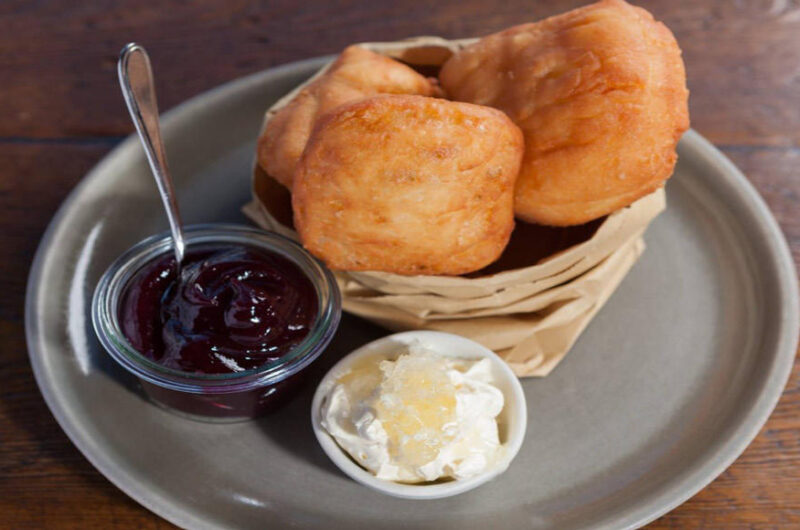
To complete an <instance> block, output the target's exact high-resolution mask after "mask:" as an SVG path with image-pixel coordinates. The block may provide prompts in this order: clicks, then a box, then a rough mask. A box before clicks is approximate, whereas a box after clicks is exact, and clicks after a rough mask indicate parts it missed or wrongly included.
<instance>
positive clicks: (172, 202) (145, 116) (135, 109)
mask: <svg viewBox="0 0 800 530" xmlns="http://www.w3.org/2000/svg"><path fill="white" fill-rule="evenodd" d="M117 73H118V74H119V84H120V87H121V88H122V95H123V96H124V97H125V103H126V104H127V105H128V112H130V114H131V119H132V120H133V124H134V125H135V126H136V131H137V132H138V133H139V139H140V140H141V141H142V147H144V152H145V154H147V161H148V162H150V169H151V170H152V172H153V177H154V178H155V179H156V184H157V185H158V192H159V194H160V195H161V201H162V202H163V203H164V209H165V210H166V211H167V219H169V228H170V231H171V232H172V247H173V250H174V251H175V259H176V260H177V267H178V270H179V271H180V268H181V262H182V261H183V254H184V250H185V248H186V245H185V243H184V237H183V228H182V225H181V214H180V211H179V210H178V202H177V200H176V199H175V188H174V187H173V186H172V178H170V175H169V168H168V167H167V154H166V152H165V151H164V144H163V142H162V141H161V129H160V128H159V126H158V105H157V103H156V90H155V87H154V86H153V70H152V69H151V68H150V58H149V57H148V56H147V52H146V51H145V49H144V48H143V47H142V46H140V45H138V44H136V43H135V42H131V43H130V44H127V45H126V46H125V47H124V48H123V49H122V52H120V55H119V62H118V63H117Z"/></svg>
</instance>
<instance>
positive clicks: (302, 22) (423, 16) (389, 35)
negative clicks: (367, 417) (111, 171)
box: [0, 0, 800, 529]
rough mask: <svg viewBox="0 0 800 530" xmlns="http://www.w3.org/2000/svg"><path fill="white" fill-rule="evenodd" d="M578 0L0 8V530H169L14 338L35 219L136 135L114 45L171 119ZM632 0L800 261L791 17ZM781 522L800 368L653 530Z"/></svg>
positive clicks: (773, 5) (791, 12) (790, 8)
mask: <svg viewBox="0 0 800 530" xmlns="http://www.w3.org/2000/svg"><path fill="white" fill-rule="evenodd" d="M581 3H582V2H581V1H580V0H563V1H555V2H547V3H545V2H534V1H532V0H503V1H502V2H484V1H481V0H465V1H458V0H440V1H438V2H433V3H430V2H391V1H388V0H356V1H331V2H324V1H320V0H317V1H313V0H305V1H297V0H280V1H273V2H264V3H263V5H258V4H257V3H255V2H245V1H240V0H218V1H211V0H196V1H194V2H174V3H169V4H170V5H167V4H168V3H167V2H150V3H145V2H133V1H129V2H122V1H117V2H115V1H111V0H104V1H97V0H96V1H92V2H72V1H69V0H56V1H51V2H29V1H25V0H5V1H4V2H2V4H0V292H1V293H2V298H0V300H1V301H0V351H2V353H1V354H0V526H3V527H8V528H56V527H57V528H81V529H82V528H128V527H136V528H171V527H172V526H171V525H170V524H169V523H166V522H165V521H163V520H161V519H159V518H158V517H157V516H155V515H153V514H151V513H150V512H148V511H147V510H145V509H144V508H142V507H141V506H139V505H138V504H136V503H135V502H134V501H132V500H131V499H129V498H128V497H126V496H125V495H124V494H123V493H122V492H120V491H119V490H117V489H116V488H115V487H114V486H113V485H112V484H111V483H110V482H108V481H107V480H106V479H105V478H104V477H103V476H102V475H100V474H99V473H98V472H97V471H96V470H95V469H94V468H92V466H91V465H90V464H89V463H88V462H87V461H86V460H85V459H84V457H83V456H82V455H81V454H80V453H79V452H78V451H77V449H75V447H74V446H73V445H72V444H71V443H70V441H69V440H68V439H67V437H66V436H65V435H64V433H63V432H62V431H61V429H60V428H59V427H58V425H57V424H56V422H55V421H54V419H53V417H52V416H51V414H50V412H49V411H48V409H47V407H46V406H45V403H44V401H43V400H42V397H41V396H40V394H39V391H38V389H37V387H36V384H35V382H34V380H33V375H32V373H31V369H30V365H29V363H28V361H27V357H26V347H25V339H24V322H23V299H24V294H25V282H26V275H27V272H28V268H29V265H30V262H31V259H32V258H33V254H34V251H35V250H36V245H37V244H38V241H39V239H40V237H41V235H42V233H43V231H44V229H45V227H46V225H47V223H48V222H49V220H50V218H51V217H52V215H53V213H54V212H55V210H56V208H57V207H58V205H59V203H60V202H61V201H62V200H63V199H64V197H65V196H66V194H67V193H68V192H69V191H70V190H71V189H72V187H73V186H74V185H75V184H76V183H77V182H78V181H79V180H80V178H81V177H82V176H83V175H84V174H85V173H86V172H87V171H88V170H89V169H90V168H91V167H92V165H93V164H95V163H96V162H97V161H98V160H99V159H100V158H101V157H102V156H103V155H105V154H106V153H107V152H108V151H109V150H110V149H111V148H112V147H114V145H115V144H117V143H118V142H119V141H120V140H121V139H122V137H124V136H125V135H127V134H129V133H130V132H131V130H132V127H131V125H130V121H129V118H128V116H127V114H126V112H125V109H124V106H123V103H122V99H121V97H120V93H119V90H118V88H117V85H116V73H115V61H116V57H117V53H118V51H119V50H120V48H121V47H122V45H123V44H124V43H125V42H127V41H131V40H135V41H139V42H141V43H143V44H145V45H147V47H148V49H149V50H150V52H151V55H152V57H153V63H154V68H155V71H156V74H157V78H158V92H159V98H160V103H161V107H162V109H168V108H170V107H172V106H174V105H176V104H177V103H179V102H181V101H182V100H184V99H186V98H188V97H190V96H193V95H195V94H197V93H199V92H201V91H204V90H206V89H209V88H212V87H214V86H216V85H218V84H220V83H224V82H225V81H228V80H231V79H234V78H236V77H239V76H243V75H246V74H249V73H252V72H256V71H259V70H261V69H264V68H269V67H271V66H275V65H278V64H281V63H286V62H289V61H294V60H298V59H303V58H307V57H312V56H316V55H321V54H328V53H334V52H337V51H338V50H340V49H342V48H343V47H344V46H345V45H347V44H349V43H352V42H359V41H375V40H396V39H401V38H404V37H407V36H412V35H419V34H434V35H441V36H445V37H453V38H455V37H465V36H473V35H480V34H485V33H489V32H492V31H495V30H498V29H501V28H503V27H506V26H509V25H512V24H514V23H518V22H521V21H527V20H536V19H538V18H540V17H543V16H546V15H550V14H554V13H558V12H561V11H564V10H567V9H570V8H573V7H576V6H578V5H579V4H581ZM642 3H643V4H644V7H647V8H648V9H650V10H651V11H652V12H653V13H654V14H655V15H656V17H657V18H658V19H660V20H663V21H664V22H666V23H667V25H669V27H670V28H672V30H673V31H674V33H675V34H676V36H677V38H678V41H679V42H680V44H681V46H682V48H683V51H684V57H685V60H686V66H687V70H688V77H689V87H690V89H691V91H692V95H691V113H692V125H693V127H694V128H696V129H697V130H698V131H700V133H702V134H703V135H705V136H706V137H707V138H709V139H710V140H711V141H712V142H713V143H715V144H716V145H717V146H718V147H719V148H720V149H722V150H723V151H724V152H725V153H726V154H727V155H728V156H729V157H731V159H733V161H734V162H735V163H736V164H737V165H738V166H739V167H740V168H741V169H742V170H743V171H744V172H745V173H746V174H747V176H748V177H749V179H750V180H751V182H753V184H754V185H755V186H756V187H757V188H758V189H759V191H760V192H761V193H762V195H763V196H764V198H765V199H766V200H767V202H768V203H769V205H770V207H771V208H772V211H773V212H774V213H775V216H776V217H777V219H778V221H779V222H780V224H781V226H782V228H783V230H784V232H785V233H786V236H787V238H788V240H789V244H790V245H791V247H792V252H793V255H794V258H795V261H796V262H800V147H798V146H799V145H800V7H798V6H797V3H796V2H794V1H787V0H774V1H772V2H770V1H766V0H759V1H750V0H747V1H745V0H738V1H733V0H705V1H702V0H701V1H695V0H680V1H675V0H660V1H648V2H644V1H643V2H642ZM145 4H149V7H145ZM400 4H403V5H402V6H400ZM790 526H791V527H800V364H797V365H796V367H795V370H794V374H793V376H792V379H791V381H790V382H789V385H788V387H787V389H786V392H785V393H784V395H783V398H782V399H781V402H780V404H779V405H778V408H777V410H776V411H775V412H774V414H773V415H772V417H771V419H770V420H769V422H768V423H767V425H766V426H765V427H764V429H763V430H762V432H761V434H760V435H759V436H758V438H757V439H756V440H755V441H754V442H753V444H752V445H751V446H750V447H749V449H747V451H745V453H744V454H743V455H742V457H741V458H739V460H738V461H737V462H736V463H735V464H734V465H733V466H732V467H731V468H730V469H728V470H727V471H726V472H725V473H723V474H722V476H720V477H719V478H718V479H717V480H716V481H715V482H714V483H712V484H711V485H710V486H709V487H707V488H706V489H705V490H703V491H702V492H701V493H699V494H698V495H696V496H695V497H694V498H693V499H691V500H690V501H688V502H687V503H686V504H684V505H683V506H681V507H679V508H677V509H676V510H674V511H673V512H672V513H670V514H668V515H666V516H665V517H663V518H661V519H660V520H658V521H656V522H655V523H653V524H652V525H651V526H650V528H754V527H756V528H779V527H780V528H787V527H790Z"/></svg>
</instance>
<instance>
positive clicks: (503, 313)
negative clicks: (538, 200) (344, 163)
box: [243, 37, 666, 377]
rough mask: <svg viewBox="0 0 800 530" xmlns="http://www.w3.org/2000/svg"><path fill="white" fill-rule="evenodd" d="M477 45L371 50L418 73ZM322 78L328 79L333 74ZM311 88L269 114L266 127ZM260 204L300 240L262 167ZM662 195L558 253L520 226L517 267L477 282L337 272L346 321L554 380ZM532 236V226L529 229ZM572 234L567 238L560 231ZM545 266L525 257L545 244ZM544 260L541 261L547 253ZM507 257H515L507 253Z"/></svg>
mask: <svg viewBox="0 0 800 530" xmlns="http://www.w3.org/2000/svg"><path fill="white" fill-rule="evenodd" d="M471 40H472V39H467V40H460V41H446V40H444V39H440V38H438V37H418V38H415V39H409V40H406V41H400V42H395V43H366V44H362V46H365V47H367V48H370V49H372V50H373V51H376V52H379V53H384V54H386V55H389V56H392V57H394V58H397V59H400V60H403V61H405V62H407V63H409V64H411V65H413V66H416V67H422V68H424V67H428V66H430V67H432V68H435V67H438V66H439V65H441V64H442V63H443V62H444V61H445V60H446V59H447V58H448V57H449V56H450V54H451V53H452V51H453V50H455V49H457V48H458V47H460V46H463V45H464V44H466V43H469V42H470V41H471ZM324 69H325V68H323V69H322V70H321V71H324ZM318 75H319V73H318V74H317V75H315V76H314V77H312V78H311V79H309V80H308V81H306V83H303V84H302V85H300V86H299V87H297V88H296V89H295V90H294V91H292V92H290V93H289V94H287V95H286V96H285V97H284V98H282V99H280V100H279V101H278V102H277V103H275V105H273V106H272V107H271V108H270V109H268V110H267V112H266V115H265V120H264V123H265V124H266V123H267V122H268V121H269V119H270V118H271V117H272V116H273V115H274V113H275V112H276V111H277V110H278V109H280V108H281V107H283V106H285V105H286V104H287V103H288V102H289V101H290V100H291V99H292V97H294V95H295V94H296V93H297V92H298V91H299V90H300V89H301V88H302V87H303V86H305V84H307V83H308V82H310V81H311V80H313V79H314V78H315V77H317V76H318ZM254 166H255V167H254V174H253V200H252V201H251V202H250V203H248V204H247V205H245V206H244V207H243V211H244V213H245V214H246V215H247V216H248V217H249V218H250V219H252V220H253V221H254V222H255V223H256V224H258V225H259V226H261V227H262V228H265V229H267V230H272V231H275V232H278V233H280V234H282V235H284V236H287V237H290V238H292V239H295V240H297V239H298V236H297V233H296V232H295V231H294V230H293V228H292V221H291V200H290V199H291V198H290V196H289V192H288V190H286V189H285V188H284V187H283V186H281V185H280V184H278V183H277V182H275V181H274V180H272V179H271V178H269V177H268V176H267V175H266V174H265V173H264V172H263V171H262V170H261V168H260V167H258V164H255V165H254ZM665 206H666V204H665V195H664V191H663V190H661V189H660V190H658V191H656V192H655V193H652V194H650V195H648V196H646V197H644V198H642V199H640V200H638V201H636V202H635V203H633V204H632V205H630V206H629V207H627V208H623V209H621V210H619V211H617V212H614V213H613V214H611V215H609V216H608V217H606V218H605V219H603V220H602V221H598V222H597V223H596V224H597V226H596V228H594V227H587V228H586V230H585V231H586V234H585V236H584V237H583V238H582V239H581V240H580V241H577V242H574V244H571V245H570V246H568V247H567V248H558V245H557V244H554V242H558V241H559V239H563V238H561V237H560V236H559V237H556V238H550V237H549V236H550V235H551V234H550V233H548V232H547V230H552V231H553V232H552V233H553V234H557V233H558V234H560V233H559V232H556V231H557V230H560V229H547V228H538V229H537V230H538V231H537V230H525V229H524V228H520V225H521V224H522V223H518V227H517V228H516V229H515V231H514V234H513V235H512V241H511V242H510V244H509V247H512V246H514V247H516V249H517V250H519V249H523V253H522V263H521V264H520V258H519V254H520V253H519V252H517V254H518V256H517V258H516V261H514V260H509V263H511V264H512V265H511V266H508V267H505V268H504V267H503V261H504V257H505V254H504V256H503V257H501V259H500V260H499V262H498V266H497V267H493V268H492V267H490V269H492V270H487V271H485V273H483V274H481V273H480V272H479V273H478V274H472V275H468V276H402V275H397V274H391V273H385V272H377V271H375V272H363V271H361V272H348V271H335V276H336V279H337V282H338V284H339V288H340V289H341V292H342V305H343V308H344V310H345V311H348V312H350V313H353V314H355V315H358V316H361V317H363V318H366V319H367V320H370V321H372V322H375V323H377V324H379V325H381V326H384V327H386V328H388V329H390V330H393V331H402V330H408V329H432V330H438V331H447V332H450V333H456V334H458V335H463V336H465V337H468V338H471V339H473V340H475V341H477V342H479V343H481V344H483V345H485V346H486V347H488V348H490V349H492V350H494V351H495V352H497V353H498V354H499V355H500V356H501V357H503V359H505V360H506V362H508V364H509V365H510V366H511V368H512V369H513V370H514V372H515V373H516V374H517V375H518V376H520V377H527V376H545V375H547V374H549V373H550V372H551V371H552V370H553V369H554V368H555V367H556V366H557V365H558V363H559V362H560V361H561V359H562V358H563V357H564V356H565V355H566V353H567V352H568V351H569V349H570V348H571V347H572V345H573V344H574V343H575V341H576V340H577V338H578V336H579V335H580V333H581V332H582V331H583V330H584V329H585V327H586V326H587V325H588V324H589V322H590V321H591V319H592V317H593V316H594V315H595V314H596V313H597V311H598V310H599V309H600V308H601V307H602V306H603V304H604V303H605V302H606V301H607V300H608V298H609V297H610V296H611V294H612V293H613V292H614V290H615V289H616V287H617V286H618V285H619V283H620V282H621V281H622V279H623V278H624V277H625V275H626V274H627V272H628V270H630V268H631V267H632V266H633V264H634V263H635V262H636V260H637V259H638V258H639V256H640V255H641V253H642V252H643V251H644V241H643V239H642V235H643V234H644V231H645V229H646V228H647V226H648V225H649V223H650V221H652V220H653V219H654V218H655V217H656V216H657V215H658V214H659V213H660V212H661V211H663V210H664V208H665ZM530 226H533V225H530ZM561 230H563V229H561ZM543 240H544V241H545V244H552V245H553V252H552V253H550V252H548V249H547V248H545V249H544V251H545V256H543V257H537V256H535V255H533V254H535V253H534V252H531V253H530V254H531V257H530V263H528V262H527V261H526V260H525V258H526V255H525V253H524V249H526V248H534V247H535V246H536V244H537V243H541V242H542V241H543ZM539 247H540V248H539V249H538V252H540V253H541V251H542V249H541V245H539ZM507 252H509V250H508V249H507Z"/></svg>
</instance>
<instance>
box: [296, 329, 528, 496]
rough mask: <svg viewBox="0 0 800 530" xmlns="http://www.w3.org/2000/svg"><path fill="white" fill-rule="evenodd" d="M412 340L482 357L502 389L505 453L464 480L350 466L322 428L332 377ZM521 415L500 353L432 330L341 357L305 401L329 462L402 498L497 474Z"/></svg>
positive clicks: (449, 491) (463, 487)
mask: <svg viewBox="0 0 800 530" xmlns="http://www.w3.org/2000/svg"><path fill="white" fill-rule="evenodd" d="M417 341H419V342H420V343H422V344H423V345H424V346H425V347H427V348H430V349H432V350H433V351H435V352H437V353H439V354H441V355H446V356H450V357H459V358H464V359H482V358H488V359H490V360H491V362H492V375H493V376H494V380H495V386H497V387H498V388H499V389H500V390H501V391H502V392H503V396H504V397H505V406H504V407H503V411H502V412H501V413H500V416H499V417H498V426H499V431H500V441H501V443H502V444H503V446H504V447H505V451H504V453H503V456H502V458H501V460H500V461H499V462H498V463H497V465H496V466H495V467H493V468H491V469H489V470H487V471H486V472H484V473H481V474H479V475H476V476H474V477H470V478H468V479H463V480H452V481H447V482H435V483H421V484H403V483H399V482H392V481H387V480H382V479H379V478H377V477H375V475H373V474H372V473H370V472H369V471H367V470H366V469H364V468H362V467H361V466H359V465H358V464H356V462H355V461H354V460H352V459H351V458H350V457H349V456H348V455H347V453H345V451H344V450H343V449H342V448H341V447H339V445H338V444H337V443H336V441H335V440H334V439H333V437H332V436H331V435H330V434H328V432H327V431H326V430H325V429H324V428H323V427H322V425H321V421H322V417H321V409H322V405H323V403H324V400H325V399H326V398H327V397H328V395H329V394H330V391H331V389H332V388H333V386H334V385H335V383H336V380H337V379H338V377H339V376H340V375H341V374H343V373H344V372H345V371H347V369H348V368H349V366H351V364H352V363H353V362H355V361H357V360H358V359H360V358H362V357H366V356H372V355H376V356H383V355H389V356H392V355H398V354H399V353H401V352H402V351H405V350H406V345H408V344H410V343H412V342H417ZM527 418H528V413H527V407H526V403H525V395H524V393H523V392H522V385H520V383H519V379H517V377H516V376H515V375H514V372H512V371H511V369H510V368H509V367H508V365H507V364H506V363H505V362H504V361H503V360H502V359H501V358H500V357H498V356H497V355H496V354H495V353H494V352H492V351H491V350H489V349H488V348H486V347H484V346H481V345H480V344H478V343H477V342H474V341H472V340H469V339H466V338H464V337H460V336H458V335H453V334H451V333H442V332H438V331H406V332H404V333H396V334H394V335H389V336H388V337H383V338H382V339H378V340H376V341H373V342H370V343H369V344H366V345H365V346H362V347H361V348H358V349H357V350H355V351H354V352H352V353H350V354H348V355H346V356H345V357H344V358H342V359H341V360H340V361H339V362H338V363H337V364H336V365H335V366H334V367H333V368H331V370H330V371H329V372H328V373H327V374H326V375H325V377H324V378H323V379H322V381H321V382H320V384H319V386H318V387H317V391H316V393H315V394H314V400H313V401H312V403H311V424H312V427H313V429H314V434H315V435H316V437H317V440H318V441H319V443H320V445H321V446H322V449H323V450H324V451H325V453H326V454H327V455H328V457H330V459H331V460H333V463H334V464H336V465H337V466H338V467H339V469H341V470H342V471H343V472H344V473H345V474H347V475H348V476H350V477H351V478H352V479H354V480H356V481H358V482H360V483H362V484H364V485H365V486H369V487H370V488H373V489H376V490H378V491H380V492H382V493H385V494H387V495H392V496H394V497H401V498H405V499H440V498H442V497H450V496H452V495H458V494H459V493H464V492H465V491H468V490H471V489H473V488H476V487H478V486H480V485H481V484H485V483H486V482H488V481H490V480H492V479H493V478H495V477H497V476H498V475H500V474H501V473H503V471H505V470H506V469H507V468H508V465H509V464H510V463H511V461H512V460H513V459H514V457H515V456H516V455H517V453H518V452H519V449H520V447H521V446H522V441H523V439H524V438H525V428H526V425H527Z"/></svg>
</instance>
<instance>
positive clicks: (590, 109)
mask: <svg viewBox="0 0 800 530" xmlns="http://www.w3.org/2000/svg"><path fill="white" fill-rule="evenodd" d="M687 98H688V91H687V90H686V82H685V73H684V67H683V62H682V60H681V54H680V49H679V48H678V46H677V43H676V42H675V39H674V37H673V36H672V34H671V33H670V31H669V30H668V29H667V28H666V27H665V26H664V25H663V24H661V23H659V22H656V21H655V20H653V18H652V16H651V15H650V14H649V13H647V12H646V11H645V10H643V9H640V8H638V7H633V6H631V5H629V4H627V3H625V2H623V1H622V0H604V1H602V2H599V3H596V4H592V5H589V6H586V7H583V8H580V9H576V10H574V11H570V12H567V13H564V14H562V15H558V16H555V17H551V18H548V19H545V20H542V21H539V22H532V23H528V24H522V25H519V26H515V27H512V28H509V29H506V30H504V31H501V32H499V33H495V34H492V35H489V36H486V37H483V38H479V39H464V40H445V39H441V38H438V37H419V38H414V39H409V40H405V41H401V42H391V43H364V44H358V45H353V46H350V47H348V48H346V49H345V50H344V51H343V52H342V53H341V54H340V55H339V56H338V57H337V58H336V59H335V60H333V61H332V62H330V63H329V64H328V65H327V66H325V67H323V68H322V70H321V71H319V72H318V73H317V74H316V75H315V76H313V77H312V78H311V79H309V80H308V81H306V82H305V83H303V84H302V85H300V86H298V87H297V88H296V89H295V90H293V91H292V92H291V93H289V94H287V95H286V96H285V97H284V98H282V99H281V100H279V101H278V102H277V103H275V104H274V105H273V106H272V107H271V108H269V109H268V110H267V111H266V116H265V120H264V125H263V128H262V130H261V134H260V136H259V139H258V148H257V156H256V164H255V167H254V175H253V201H252V202H251V203H250V204H248V205H247V206H245V212H246V213H247V214H248V215H249V216H250V217H251V218H252V219H253V220H254V221H255V222H257V223H258V224H259V225H261V226H263V227H264V228H267V229H270V230H274V231H276V232H279V233H282V234H284V235H286V236H288V237H292V238H294V239H296V240H298V241H300V242H301V243H302V244H303V246H304V247H305V248H307V249H308V250H309V251H310V252H311V253H313V254H314V255H315V256H316V257H317V258H319V259H320V260H322V261H323V262H325V263H326V264H327V265H328V266H329V267H330V268H331V269H332V270H334V272H335V274H336V277H337V280H338V283H339V287H340V288H341V291H342V298H343V307H344V309H345V310H346V311H348V312H350V313H353V314H355V315H359V316H361V317H364V318H366V319H368V320H371V321H373V322H376V323H378V324H380V325H382V326H384V327H386V328H388V329H391V330H406V329H433V330H441V331H448V332H452V333H457V334H460V335H464V336H466V337H469V338H471V339H474V340H476V341H478V342H480V343H482V344H484V345H485V346H487V347H489V348H491V349H493V350H495V351H496V352H498V353H499V354H500V355H501V356H502V357H503V358H504V359H505V360H506V361H507V362H508V363H509V365H510V366H511V367H512V368H513V369H514V371H515V372H516V373H517V375H519V376H544V375H547V374H548V373H549V372H550V371H551V370H552V369H553V368H554V367H555V366H556V365H557V364H558V362H559V361H560V360H561V359H562V358H563V356H564V355H565V354H566V352H567V351H568V350H569V348H570V347H571V346H572V344H573V343H574V342H575V340H576V339H577V337H578V336H579V334H580V333H581V331H582V330H583V329H584V328H585V327H586V325H587V324H588V323H589V321H590V320H591V319H592V317H593V316H594V315H595V314H596V313H597V311H598V310H599V309H600V308H601V307H602V306H603V304H604V303H605V302H606V300H608V298H609V297H610V296H611V294H612V293H613V292H614V290H615V289H616V287H617V286H618V285H619V283H620V282H621V281H622V279H623V278H624V276H625V275H626V273H627V272H628V270H629V269H630V268H631V266H632V265H633V264H634V263H635V262H636V260H637V259H638V257H639V256H640V255H641V253H642V252H643V250H644V241H643V234H644V232H645V230H646V228H647V226H648V224H649V223H650V222H651V221H652V220H653V219H654V218H655V217H656V216H657V215H658V214H659V213H660V212H661V211H662V210H663V209H664V208H665V199H664V191H663V186H664V183H665V182H666V180H667V179H668V178H669V177H670V175H671V174H672V171H673V169H674V165H675V162H676V153H675V147H676V144H677V142H678V140H679V138H680V136H681V134H682V133H683V132H684V131H685V130H686V129H687V128H688V110H687Z"/></svg>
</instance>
